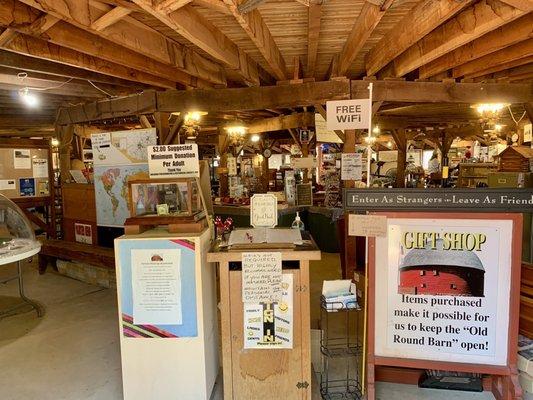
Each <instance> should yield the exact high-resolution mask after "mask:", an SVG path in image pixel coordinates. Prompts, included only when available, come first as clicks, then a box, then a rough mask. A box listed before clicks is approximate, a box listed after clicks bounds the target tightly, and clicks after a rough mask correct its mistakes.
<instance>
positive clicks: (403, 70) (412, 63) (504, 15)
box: [392, 0, 526, 77]
mask: <svg viewBox="0 0 533 400" xmlns="http://www.w3.org/2000/svg"><path fill="white" fill-rule="evenodd" d="M525 14H526V12H525V11H521V10H519V9H516V8H514V7H511V6H509V5H507V4H504V3H501V2H500V1H498V0H481V1H480V2H479V3H476V4H474V5H473V6H471V7H468V8H467V9H465V10H463V11H461V13H459V14H458V15H457V16H456V17H454V18H452V19H450V20H449V21H448V22H446V23H445V24H443V25H441V26H439V27H438V28H436V29H435V30H433V31H432V32H431V33H430V34H428V35H427V36H425V37H424V38H422V39H421V40H419V41H418V42H417V43H416V44H415V45H413V46H411V47H410V48H408V49H407V50H406V51H404V52H403V53H402V54H401V55H399V56H398V57H397V58H396V59H394V60H393V62H392V67H393V72H392V73H393V76H396V77H400V76H404V75H406V74H408V73H409V72H411V71H414V70H415V69H417V68H419V67H420V66H422V65H424V64H427V63H429V62H431V61H433V60H435V59H437V58H439V57H440V56H442V55H445V54H448V53H449V52H451V51H453V50H455V49H457V48H458V47H461V46H462V45H465V44H467V43H469V42H471V41H472V40H475V39H477V38H479V37H481V36H483V35H484V34H486V33H489V32H491V31H493V30H494V29H498V28H499V27H501V26H503V25H505V24H507V23H509V22H511V21H514V20H515V19H517V18H519V17H522V16H523V15H525Z"/></svg>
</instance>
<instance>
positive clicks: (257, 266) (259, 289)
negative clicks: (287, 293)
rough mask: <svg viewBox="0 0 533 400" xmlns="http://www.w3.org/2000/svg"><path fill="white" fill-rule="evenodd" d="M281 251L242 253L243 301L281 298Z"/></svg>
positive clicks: (269, 300)
mask: <svg viewBox="0 0 533 400" xmlns="http://www.w3.org/2000/svg"><path fill="white" fill-rule="evenodd" d="M281 272H282V271H281V253H279V252H276V253H272V252H253V253H242V302H243V303H264V302H268V303H272V302H275V301H280V300H281Z"/></svg>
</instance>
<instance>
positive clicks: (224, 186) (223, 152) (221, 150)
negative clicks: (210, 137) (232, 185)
mask: <svg viewBox="0 0 533 400" xmlns="http://www.w3.org/2000/svg"><path fill="white" fill-rule="evenodd" d="M228 144H229V140H228V136H227V135H226V134H224V133H221V132H220V131H219V133H218V154H219V156H220V164H219V167H220V169H225V168H227V167H228V154H227V150H228V147H229V146H228ZM218 183H219V194H220V197H225V196H227V195H228V173H227V172H226V173H223V174H219V175H218Z"/></svg>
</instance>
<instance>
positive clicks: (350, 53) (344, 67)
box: [338, 1, 392, 76]
mask: <svg viewBox="0 0 533 400" xmlns="http://www.w3.org/2000/svg"><path fill="white" fill-rule="evenodd" d="M391 5H392V2H387V6H386V7H387V8H384V7H382V6H381V5H376V4H373V3H371V2H369V1H366V2H365V3H364V4H363V8H362V9H361V12H360V13H359V15H358V16H357V18H356V20H355V22H354V24H353V28H352V31H351V32H350V34H349V35H348V39H347V40H346V42H345V43H344V46H343V48H342V51H341V53H340V55H339V71H338V73H339V75H341V76H344V75H346V72H348V69H349V68H350V66H351V64H352V63H353V61H354V60H355V58H356V57H357V55H358V54H359V52H360V51H361V49H362V48H363V46H364V45H365V43H366V41H367V40H368V38H369V37H370V35H372V32H373V31H374V29H375V28H376V26H377V25H378V24H379V21H381V18H382V17H383V16H384V15H385V12H386V11H387V9H388V8H389V7H390V6H391Z"/></svg>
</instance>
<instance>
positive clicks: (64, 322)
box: [0, 254, 493, 400]
mask: <svg viewBox="0 0 533 400" xmlns="http://www.w3.org/2000/svg"><path fill="white" fill-rule="evenodd" d="M338 262H339V261H338V255H336V254H324V255H323V260H322V261H321V262H319V263H313V264H312V265H311V280H312V284H311V294H312V298H313V300H312V323H313V325H314V324H316V322H317V320H318V317H319V313H318V307H319V295H320V291H321V287H322V283H321V282H322V280H323V279H335V278H338V276H339V275H340V271H339V266H338V265H339V264H338ZM13 271H14V268H12V267H6V266H3V267H1V268H0V280H1V279H2V278H5V277H7V276H10V275H11V274H12V272H13ZM24 271H25V283H26V294H27V295H28V296H29V297H30V298H32V299H35V300H38V301H39V302H40V303H41V304H42V306H43V307H44V309H45V315H44V316H43V317H42V318H37V316H36V313H35V312H34V311H31V310H28V308H22V309H20V310H19V311H18V314H16V315H12V316H8V317H5V318H2V319H0V365H1V366H2V373H1V374H0V399H1V400H36V399H39V400H119V399H121V398H122V388H121V384H122V383H121V373H120V353H119V351H120V350H119V337H118V323H117V311H116V307H117V305H116V293H115V291H114V290H109V289H102V288H99V287H96V286H93V285H88V284H85V283H82V282H79V281H76V280H73V279H70V278H66V277H64V276H61V275H58V274H56V273H53V272H47V273H46V274H45V275H41V276H40V275H39V274H38V273H37V271H36V269H35V266H34V265H33V264H29V265H25V268H24ZM17 294H18V293H17V285H16V282H10V283H8V284H6V285H0V310H2V309H5V308H6V307H8V306H9V305H12V304H14V303H16V302H17V301H18V300H17V297H16V296H17ZM221 392H222V390H221V384H220V383H217V389H216V390H215V393H216V394H215V395H214V396H213V397H214V399H216V400H218V399H221ZM377 397H378V399H379V400H390V399H394V400H423V399H432V400H441V399H442V400H463V399H464V400H485V399H486V400H490V399H493V396H492V395H490V394H488V393H481V394H477V393H476V394H469V393H461V392H444V391H435V390H420V389H418V388H417V387H413V386H408V385H393V384H380V385H378V388H377ZM147 400H148V399H147ZM246 400H253V399H246Z"/></svg>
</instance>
